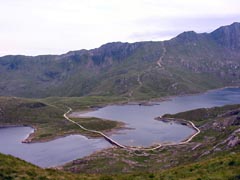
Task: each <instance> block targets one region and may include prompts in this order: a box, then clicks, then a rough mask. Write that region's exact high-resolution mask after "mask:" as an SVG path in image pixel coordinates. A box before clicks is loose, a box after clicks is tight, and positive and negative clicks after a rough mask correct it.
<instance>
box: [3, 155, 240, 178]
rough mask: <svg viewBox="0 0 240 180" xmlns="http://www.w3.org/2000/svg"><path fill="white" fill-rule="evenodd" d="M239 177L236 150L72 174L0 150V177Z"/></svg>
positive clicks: (239, 170)
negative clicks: (164, 164)
mask: <svg viewBox="0 0 240 180" xmlns="http://www.w3.org/2000/svg"><path fill="white" fill-rule="evenodd" d="M105 163H106V162H105V161H104V160H103V161H102V163H101V164H100V165H102V166H105V165H106V164H105ZM119 166H121V164H119ZM122 166H124V164H123V165H122ZM153 166H156V165H155V164H153ZM239 177H240V153H235V154H234V153H232V154H228V155H224V156H220V157H215V158H210V159H208V160H203V161H200V162H197V163H191V164H188V165H184V166H179V167H176V168H171V169H168V170H161V169H159V170H158V171H154V172H134V173H127V174H126V173H119V174H112V175H107V174H106V175H101V174H91V175H90V174H85V173H83V174H72V173H67V172H64V171H60V170H54V169H41V168H39V167H36V166H34V165H32V164H30V163H27V162H25V161H23V160H20V159H18V158H14V157H12V156H8V155H3V154H0V179H3V180H33V179H34V180H63V179H68V180H84V179H85V180H97V179H99V180H145V179H149V180H150V179H153V180H159V179H161V180H216V179H217V180H238V179H239Z"/></svg>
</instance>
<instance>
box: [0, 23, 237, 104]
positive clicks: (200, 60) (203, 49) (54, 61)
mask: <svg viewBox="0 0 240 180" xmlns="http://www.w3.org/2000/svg"><path fill="white" fill-rule="evenodd" d="M239 28H240V23H235V24H232V25H230V26H227V27H222V28H220V31H219V29H218V30H216V31H214V32H213V33H209V34H207V33H204V34H197V33H194V32H185V33H182V34H180V35H179V36H177V37H176V38H173V39H171V40H169V41H164V42H151V41H149V42H137V43H121V42H115V43H108V44H105V45H103V46H101V47H99V48H96V49H92V50H80V51H72V52H69V53H66V54H63V55H58V56H50V55H45V56H36V57H29V56H5V57H0V72H1V74H0V90H1V91H0V95H1V96H18V97H31V98H45V97H53V96H57V97H80V96H104V97H106V98H108V97H113V96H114V97H121V98H123V99H125V100H126V99H129V100H146V99H150V98H159V97H163V96H170V95H179V94H189V93H196V92H203V91H206V90H208V89H214V88H219V87H224V86H231V85H235V86H238V85H239V83H240V81H239V76H240V71H239V68H240V64H239V57H240V55H239V42H238V41H237V40H238V39H239V34H240V31H236V29H239ZM221 29H222V30H221ZM224 29H227V31H225V30H224ZM224 32H229V33H224ZM230 32H231V33H232V34H231V33H230ZM222 40H224V41H222ZM159 59H161V63H160V65H159V64H157V62H158V61H159Z"/></svg>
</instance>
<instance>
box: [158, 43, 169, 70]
mask: <svg viewBox="0 0 240 180" xmlns="http://www.w3.org/2000/svg"><path fill="white" fill-rule="evenodd" d="M162 45H163V53H162V55H161V56H160V58H159V60H158V61H157V65H158V67H160V68H162V67H163V66H162V60H163V57H164V56H165V54H166V52H167V50H166V48H165V46H164V43H162Z"/></svg>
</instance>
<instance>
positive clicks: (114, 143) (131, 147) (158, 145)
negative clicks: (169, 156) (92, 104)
mask: <svg viewBox="0 0 240 180" xmlns="http://www.w3.org/2000/svg"><path fill="white" fill-rule="evenodd" d="M71 111H72V108H70V107H68V111H67V112H66V113H64V114H63V117H64V118H65V119H66V120H68V121H69V122H71V123H73V124H76V125H77V126H78V127H80V128H81V129H83V130H84V131H88V132H92V133H97V134H100V135H101V136H102V137H104V138H105V139H106V140H107V141H108V142H110V143H111V144H112V145H115V146H117V147H120V148H123V149H127V150H143V151H152V150H156V149H159V148H161V147H163V146H165V147H166V146H175V145H182V144H187V143H188V142H190V141H191V140H192V139H193V138H194V137H195V136H197V135H198V134H199V133H200V132H201V131H200V129H198V128H197V127H196V126H195V125H194V123H193V122H191V121H186V122H187V123H189V124H190V125H191V126H192V128H193V129H195V130H196V133H195V134H193V135H192V136H190V137H189V138H188V139H186V140H185V141H183V142H180V143H167V144H157V145H156V146H155V147H151V148H144V147H133V146H125V145H122V144H120V143H118V142H116V141H114V140H113V139H112V138H110V137H108V136H107V135H105V134H104V133H102V132H101V131H96V130H91V129H87V128H85V127H83V126H82V125H81V124H79V123H77V122H75V121H73V120H72V119H70V118H69V117H68V116H67V114H69V113H70V112H71Z"/></svg>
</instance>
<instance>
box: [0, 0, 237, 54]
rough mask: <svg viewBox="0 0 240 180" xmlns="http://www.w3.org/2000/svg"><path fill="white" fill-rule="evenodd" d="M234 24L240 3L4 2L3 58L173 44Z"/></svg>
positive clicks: (0, 25)
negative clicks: (125, 44)
mask: <svg viewBox="0 0 240 180" xmlns="http://www.w3.org/2000/svg"><path fill="white" fill-rule="evenodd" d="M233 22H240V1H239V0H211V1H210V0H0V56H4V55H9V54H12V55H15V54H24V55H40V54H63V53H66V52H68V51H71V50H80V49H93V48H97V47H99V46H101V45H102V44H105V43H108V42H115V41H121V42H137V41H150V40H151V41H160V40H168V39H171V38H173V37H175V36H176V35H178V34H180V33H181V32H183V31H191V30H194V31H195V32H198V33H201V32H211V31H213V30H214V29H216V28H218V27H219V26H223V25H229V24H232V23H233Z"/></svg>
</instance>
